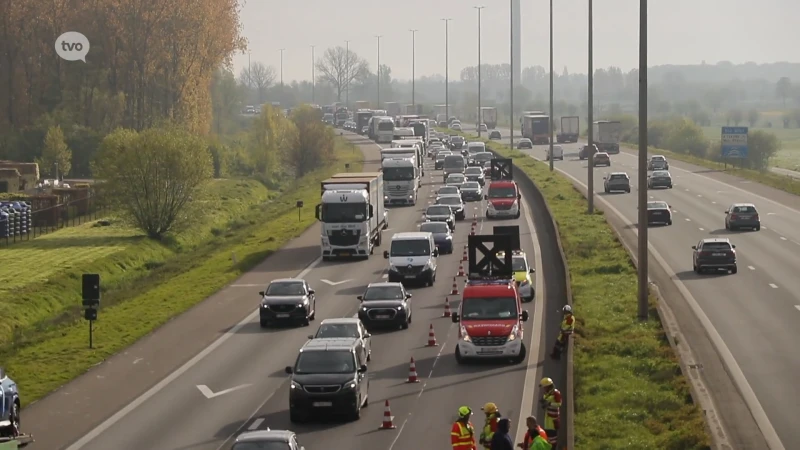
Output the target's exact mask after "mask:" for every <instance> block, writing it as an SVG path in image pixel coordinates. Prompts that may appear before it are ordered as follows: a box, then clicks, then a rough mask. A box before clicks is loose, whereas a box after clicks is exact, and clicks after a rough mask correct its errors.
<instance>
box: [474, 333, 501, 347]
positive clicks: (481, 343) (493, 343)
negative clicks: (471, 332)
mask: <svg viewBox="0 0 800 450" xmlns="http://www.w3.org/2000/svg"><path fill="white" fill-rule="evenodd" d="M506 342H508V336H486V337H474V338H472V343H473V344H475V345H477V346H478V347H497V346H500V345H505V344H506Z"/></svg>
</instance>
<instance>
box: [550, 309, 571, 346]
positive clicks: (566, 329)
mask: <svg viewBox="0 0 800 450" xmlns="http://www.w3.org/2000/svg"><path fill="white" fill-rule="evenodd" d="M561 313H562V314H563V316H564V318H563V319H562V320H561V330H560V331H559V333H558V339H556V345H555V346H554V347H553V352H552V353H550V357H551V358H553V359H561V353H562V352H563V351H564V348H566V346H567V342H568V340H569V337H570V335H571V334H572V332H573V331H575V316H574V315H573V314H572V307H571V306H569V305H565V306H564V307H563V308H562V309H561Z"/></svg>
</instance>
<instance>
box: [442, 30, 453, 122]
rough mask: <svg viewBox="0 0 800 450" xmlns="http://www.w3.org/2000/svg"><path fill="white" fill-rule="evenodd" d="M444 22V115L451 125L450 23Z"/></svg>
mask: <svg viewBox="0 0 800 450" xmlns="http://www.w3.org/2000/svg"><path fill="white" fill-rule="evenodd" d="M442 20H443V21H444V115H445V119H444V120H445V122H447V123H448V124H449V123H450V21H451V20H453V19H442Z"/></svg>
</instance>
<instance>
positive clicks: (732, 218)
mask: <svg viewBox="0 0 800 450" xmlns="http://www.w3.org/2000/svg"><path fill="white" fill-rule="evenodd" d="M738 218H739V216H737V215H736V214H731V220H736V219H738Z"/></svg>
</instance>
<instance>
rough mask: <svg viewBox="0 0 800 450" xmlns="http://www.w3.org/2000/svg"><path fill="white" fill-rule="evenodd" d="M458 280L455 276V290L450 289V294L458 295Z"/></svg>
mask: <svg viewBox="0 0 800 450" xmlns="http://www.w3.org/2000/svg"><path fill="white" fill-rule="evenodd" d="M457 283H458V281H456V277H453V290H452V291H450V295H458V284H457Z"/></svg>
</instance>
